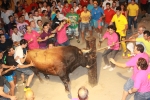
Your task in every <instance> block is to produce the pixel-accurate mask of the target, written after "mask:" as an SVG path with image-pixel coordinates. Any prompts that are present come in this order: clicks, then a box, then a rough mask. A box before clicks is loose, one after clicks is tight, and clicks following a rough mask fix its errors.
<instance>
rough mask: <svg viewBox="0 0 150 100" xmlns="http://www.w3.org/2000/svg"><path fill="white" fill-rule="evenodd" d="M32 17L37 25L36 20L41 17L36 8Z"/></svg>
mask: <svg viewBox="0 0 150 100" xmlns="http://www.w3.org/2000/svg"><path fill="white" fill-rule="evenodd" d="M33 19H34V21H35V24H36V26H38V25H37V21H38V20H42V17H41V16H40V15H39V13H38V11H37V10H35V11H34V16H33Z"/></svg>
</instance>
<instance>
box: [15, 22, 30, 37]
mask: <svg viewBox="0 0 150 100" xmlns="http://www.w3.org/2000/svg"><path fill="white" fill-rule="evenodd" d="M27 25H28V24H27V23H26V22H23V23H18V24H17V28H18V30H19V32H20V33H22V34H25V33H26V27H27Z"/></svg>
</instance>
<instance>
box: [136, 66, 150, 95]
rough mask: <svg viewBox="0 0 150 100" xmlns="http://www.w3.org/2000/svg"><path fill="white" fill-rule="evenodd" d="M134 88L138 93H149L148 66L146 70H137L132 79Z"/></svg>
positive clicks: (149, 73) (149, 68) (149, 76)
mask: <svg viewBox="0 0 150 100" xmlns="http://www.w3.org/2000/svg"><path fill="white" fill-rule="evenodd" d="M134 88H136V89H138V92H141V93H145V92H150V66H149V67H148V69H147V70H139V71H138V73H137V74H136V77H135V79H134Z"/></svg>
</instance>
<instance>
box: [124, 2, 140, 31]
mask: <svg viewBox="0 0 150 100" xmlns="http://www.w3.org/2000/svg"><path fill="white" fill-rule="evenodd" d="M138 12H139V7H138V5H137V4H136V3H135V0H132V1H131V3H130V4H129V5H128V6H127V14H128V15H129V16H128V30H129V33H130V32H131V25H132V23H133V24H134V31H135V32H136V31H137V17H138Z"/></svg>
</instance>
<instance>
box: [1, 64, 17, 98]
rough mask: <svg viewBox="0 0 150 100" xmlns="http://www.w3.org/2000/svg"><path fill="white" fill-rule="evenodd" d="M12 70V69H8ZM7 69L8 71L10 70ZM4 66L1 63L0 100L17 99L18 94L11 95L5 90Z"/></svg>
mask: <svg viewBox="0 0 150 100" xmlns="http://www.w3.org/2000/svg"><path fill="white" fill-rule="evenodd" d="M8 70H10V69H8ZM8 70H6V71H8ZM3 72H4V71H3V67H2V65H1V64H0V100H17V99H16V96H11V95H8V94H6V93H5V92H4V89H5V88H4V77H3V76H2V75H3Z"/></svg>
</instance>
